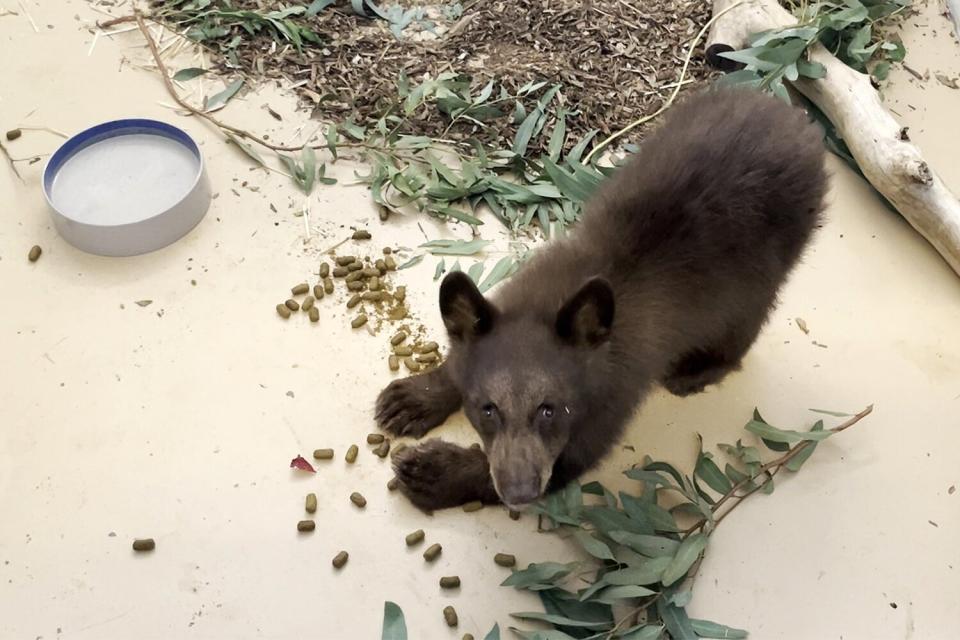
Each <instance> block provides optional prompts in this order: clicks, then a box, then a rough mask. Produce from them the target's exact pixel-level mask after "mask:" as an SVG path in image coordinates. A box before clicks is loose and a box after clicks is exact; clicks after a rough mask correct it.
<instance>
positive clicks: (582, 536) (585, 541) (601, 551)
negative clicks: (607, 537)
mask: <svg viewBox="0 0 960 640" xmlns="http://www.w3.org/2000/svg"><path fill="white" fill-rule="evenodd" d="M573 536H574V537H575V538H576V539H577V542H579V543H580V546H581V547H583V550H584V551H586V552H587V553H589V554H590V555H592V556H593V557H594V558H599V559H601V560H614V557H613V552H612V551H610V547H608V546H607V545H605V544H604V543H602V542H600V541H599V540H597V539H596V538H594V537H593V536H592V535H590V534H589V533H587V532H586V531H577V532H576V533H574V534H573Z"/></svg>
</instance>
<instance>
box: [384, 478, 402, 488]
mask: <svg viewBox="0 0 960 640" xmlns="http://www.w3.org/2000/svg"><path fill="white" fill-rule="evenodd" d="M399 486H400V481H399V480H397V479H396V478H390V480H389V481H388V482H387V491H396V490H397V487H399Z"/></svg>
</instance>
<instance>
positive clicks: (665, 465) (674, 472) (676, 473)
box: [627, 462, 683, 487]
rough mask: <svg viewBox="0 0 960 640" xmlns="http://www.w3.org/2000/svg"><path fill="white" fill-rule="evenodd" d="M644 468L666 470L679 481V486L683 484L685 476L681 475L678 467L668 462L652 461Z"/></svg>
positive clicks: (645, 469) (647, 469) (646, 469)
mask: <svg viewBox="0 0 960 640" xmlns="http://www.w3.org/2000/svg"><path fill="white" fill-rule="evenodd" d="M643 470H644V471H666V472H667V473H669V474H670V475H671V476H673V479H674V480H676V481H677V486H678V487H682V486H683V476H681V475H680V472H679V471H677V469H676V468H675V467H674V466H672V465H670V464H668V463H666V462H650V463H648V464H646V465H644V467H643ZM627 475H629V474H627Z"/></svg>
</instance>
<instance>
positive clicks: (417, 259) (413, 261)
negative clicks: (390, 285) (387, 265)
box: [397, 253, 424, 269]
mask: <svg viewBox="0 0 960 640" xmlns="http://www.w3.org/2000/svg"><path fill="white" fill-rule="evenodd" d="M423 256H424V254H422V253H420V254H417V255H415V256H413V257H412V258H410V259H409V260H407V261H406V262H404V263H403V264H401V265H400V266H399V267H397V269H409V268H410V267H413V266H416V265H418V264H420V261H421V260H423Z"/></svg>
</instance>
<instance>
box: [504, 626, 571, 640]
mask: <svg viewBox="0 0 960 640" xmlns="http://www.w3.org/2000/svg"><path fill="white" fill-rule="evenodd" d="M510 631H513V632H514V633H515V634H517V635H518V636H520V637H521V638H523V639H524V640H576V638H574V637H573V636H571V635H570V634H569V633H564V632H563V631H557V630H556V629H545V630H537V631H527V630H525V629H517V628H516V627H510Z"/></svg>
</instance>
